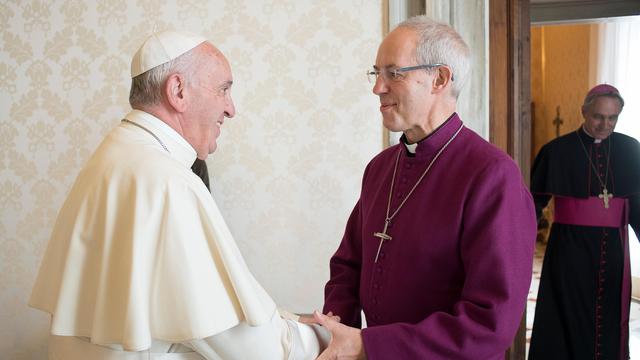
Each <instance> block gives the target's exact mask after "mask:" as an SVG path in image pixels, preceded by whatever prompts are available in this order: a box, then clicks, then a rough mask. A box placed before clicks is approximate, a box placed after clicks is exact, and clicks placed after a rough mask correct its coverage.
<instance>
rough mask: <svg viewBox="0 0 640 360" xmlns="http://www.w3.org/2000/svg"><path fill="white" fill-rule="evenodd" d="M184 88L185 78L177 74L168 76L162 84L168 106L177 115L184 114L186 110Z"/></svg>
mask: <svg viewBox="0 0 640 360" xmlns="http://www.w3.org/2000/svg"><path fill="white" fill-rule="evenodd" d="M185 88H186V84H185V78H184V76H183V75H182V74H179V73H175V74H171V75H169V77H168V78H167V81H165V83H164V95H165V96H166V97H167V101H168V102H169V105H171V107H173V108H174V110H175V111H177V112H179V113H182V112H185V111H186V109H187V101H186V97H185V93H186V90H185Z"/></svg>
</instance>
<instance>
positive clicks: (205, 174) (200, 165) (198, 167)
mask: <svg viewBox="0 0 640 360" xmlns="http://www.w3.org/2000/svg"><path fill="white" fill-rule="evenodd" d="M191 171H193V173H194V174H196V175H198V177H199V178H200V179H201V180H202V182H203V183H204V186H206V187H207V190H209V191H211V188H210V187H209V170H208V168H207V163H206V162H205V161H204V160H200V159H196V161H194V162H193V165H191Z"/></svg>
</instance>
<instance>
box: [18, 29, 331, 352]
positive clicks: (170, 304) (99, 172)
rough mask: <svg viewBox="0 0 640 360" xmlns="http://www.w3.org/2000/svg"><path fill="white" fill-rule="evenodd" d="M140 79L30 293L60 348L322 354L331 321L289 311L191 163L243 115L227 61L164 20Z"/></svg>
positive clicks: (148, 46) (64, 215)
mask: <svg viewBox="0 0 640 360" xmlns="http://www.w3.org/2000/svg"><path fill="white" fill-rule="evenodd" d="M131 77H132V84H131V93H130V97H129V102H130V103H131V106H132V108H133V110H132V111H131V112H130V113H129V114H127V115H126V116H125V117H124V119H123V120H122V121H121V122H120V124H119V125H118V126H116V127H115V128H114V129H113V130H112V131H111V132H110V133H109V134H107V136H106V138H105V139H104V140H103V141H102V143H101V144H100V145H99V146H98V148H97V150H96V151H95V153H94V154H93V155H92V156H91V157H90V159H89V161H88V162H87V164H86V165H85V167H84V168H83V169H82V171H81V172H80V174H79V175H78V178H77V179H76V181H75V183H74V185H73V188H72V189H71V191H70V193H69V196H68V198H67V200H66V201H65V203H64V205H63V207H62V209H61V210H60V213H59V215H58V218H57V220H56V224H55V227H54V229H53V233H52V235H51V239H50V241H49V245H48V247H47V250H46V253H45V255H44V259H43V260H42V264H41V266H40V271H39V273H38V277H37V279H36V283H35V286H34V288H33V293H32V295H31V300H30V305H31V306H33V307H35V308H37V309H40V310H43V311H45V312H47V313H49V314H51V330H50V333H51V336H50V339H49V358H50V359H56V360H58V359H61V360H62V359H64V360H76V359H77V360H87V359H92V360H125V359H126V360H138V359H140V360H142V359H145V360H149V359H163V360H203V359H206V360H218V359H229V360H233V359H238V360H246V359H277V360H282V359H313V358H315V357H316V356H317V355H318V354H319V352H320V350H321V349H322V348H323V341H326V338H323V335H325V336H326V335H327V333H326V332H325V330H324V329H321V328H319V327H318V326H317V325H306V324H300V323H298V322H296V321H294V320H293V319H286V320H285V319H284V318H282V317H281V315H280V313H279V312H278V311H277V309H276V305H275V304H274V302H273V300H272V299H271V297H270V296H269V295H268V294H267V293H266V292H265V291H264V289H263V288H262V287H261V286H260V284H258V282H257V281H256V280H255V278H254V277H253V276H252V274H251V272H250V271H249V269H248V268H247V265H246V264H245V262H244V260H243V258H242V255H241V254H240V252H239V250H238V248H237V246H236V244H235V242H234V239H233V236H232V235H231V233H230V231H229V229H228V227H227V225H226V224H225V222H224V219H223V218H222V215H221V214H220V211H219V210H218V208H217V206H216V204H215V202H214V201H213V199H212V198H211V195H210V194H209V192H208V191H207V187H206V186H205V184H204V183H203V182H202V181H201V180H200V178H198V176H196V175H195V174H194V173H193V172H191V170H190V167H191V165H192V164H193V163H194V160H195V159H196V157H197V158H199V159H201V160H204V159H206V157H207V155H209V154H211V153H213V152H214V151H215V150H216V147H217V143H216V139H217V138H218V136H219V135H220V129H221V127H222V125H223V123H224V122H225V119H226V118H232V117H233V116H234V114H235V108H234V104H233V100H232V99H231V85H232V83H233V77H232V75H231V68H230V66H229V63H228V62H227V59H226V58H225V56H224V55H223V54H222V53H221V52H220V51H219V50H218V49H217V48H215V47H214V46H213V45H212V44H211V43H210V42H208V41H207V40H206V39H205V38H202V37H200V36H196V35H192V34H187V33H179V32H161V33H157V34H153V35H152V36H151V37H149V38H148V39H147V40H146V41H145V42H144V44H143V45H142V46H141V47H140V49H139V50H138V52H137V53H136V54H135V56H134V57H133V61H132V63H131ZM323 339H325V340H323Z"/></svg>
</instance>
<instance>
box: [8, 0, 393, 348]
mask: <svg viewBox="0 0 640 360" xmlns="http://www.w3.org/2000/svg"><path fill="white" fill-rule="evenodd" d="M381 22H382V4H381V0H353V1H337V0H316V1H312V0H226V1H223V0H209V1H203V0H185V1H155V0H154V1H152V0H129V1H125V0H97V1H89V0H65V1H63V0H57V1H41V0H0V23H1V24H2V29H1V30H0V44H1V48H0V150H1V154H2V155H1V157H0V214H1V217H0V289H1V290H0V324H2V325H1V326H0V354H2V355H1V356H0V357H2V358H5V356H7V357H6V358H7V359H43V358H45V354H46V337H47V330H48V329H47V327H48V317H47V316H46V315H45V314H43V313H41V312H39V311H36V310H33V309H30V308H28V307H27V306H26V302H27V299H28V297H29V295H30V291H31V287H32V285H33V280H34V277H35V274H36V271H37V268H38V265H39V262H40V259H41V257H42V255H43V253H44V250H45V246H46V243H47V241H48V237H49V235H50V232H51V228H52V225H53V222H54V220H55V217H56V214H57V212H58V209H59V208H60V207H61V205H62V201H63V200H64V198H65V196H66V194H67V193H68V191H69V189H70V187H71V184H72V182H73V180H74V179H75V177H76V175H77V173H78V171H79V170H80V168H81V167H82V165H83V164H84V162H85V161H86V160H87V158H88V156H89V155H90V154H91V153H92V152H93V150H94V149H95V147H96V146H97V145H98V142H99V141H100V140H101V139H102V137H103V136H104V134H105V133H106V132H107V131H109V129H111V128H112V127H113V126H115V125H116V124H117V123H118V121H119V120H120V119H121V118H122V116H123V115H124V114H126V112H127V111H128V109H129V105H128V101H127V98H128V91H129V83H130V79H129V76H128V74H129V61H130V57H131V55H132V54H133V53H134V52H135V50H136V48H137V46H138V45H139V44H140V43H141V42H142V41H143V40H144V38H146V36H148V35H149V34H150V33H151V32H152V31H153V30H154V29H156V30H160V29H165V28H173V29H185V30H189V31H192V32H197V33H202V34H204V35H206V36H207V37H208V38H210V39H211V40H212V41H213V42H214V43H215V44H216V45H217V46H218V47H219V48H220V49H221V50H222V51H223V52H224V53H225V54H226V55H227V57H228V58H229V61H230V63H231V66H232V70H233V73H234V81H235V84H234V87H233V97H234V100H235V103H236V108H237V110H238V113H237V115H236V117H235V118H233V119H227V121H226V122H225V124H224V126H223V128H222V136H221V138H220V139H219V147H218V151H217V152H216V153H215V154H214V155H213V156H211V157H210V158H209V159H208V163H209V167H210V173H211V177H212V187H213V196H214V198H215V199H216V201H217V202H218V205H219V206H220V208H221V210H222V213H223V214H224V216H225V218H226V220H227V222H228V224H229V226H230V227H231V230H232V232H233V233H234V235H235V237H236V241H237V242H238V243H239V246H240V249H241V251H242V252H243V254H244V255H245V258H246V260H247V263H248V264H249V267H250V268H251V269H252V270H253V271H254V273H255V275H256V277H257V278H258V280H259V281H260V282H261V283H262V284H263V285H264V286H265V288H267V290H268V291H269V292H270V293H271V295H272V296H273V297H274V298H275V299H276V301H277V302H278V303H279V304H280V305H282V306H283V307H285V308H289V309H290V310H292V311H298V312H308V311H311V310H313V309H314V308H318V307H320V306H321V304H322V287H323V284H324V282H325V281H326V279H327V278H328V259H329V256H330V255H331V254H332V252H333V251H334V250H335V248H336V246H337V244H338V242H339V241H340V238H341V236H342V231H343V228H344V225H345V222H346V218H347V216H348V214H349V212H350V210H351V207H352V206H353V204H354V203H355V200H356V198H357V196H358V192H359V183H360V177H361V175H362V171H363V169H364V166H365V164H366V162H367V161H368V159H370V158H371V157H372V156H373V155H374V154H375V153H376V152H378V151H379V150H380V149H381V146H382V131H381V126H380V119H379V118H380V116H379V113H378V110H377V109H378V105H377V103H378V101H377V99H376V97H375V96H374V95H372V94H371V92H370V90H371V89H370V85H369V84H368V83H367V81H366V77H365V76H364V71H365V69H366V68H367V67H368V66H370V65H371V64H373V62H374V61H375V53H376V50H377V45H378V43H379V41H380V39H381V36H382V23H381Z"/></svg>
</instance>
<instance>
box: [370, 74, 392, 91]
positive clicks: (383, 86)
mask: <svg viewBox="0 0 640 360" xmlns="http://www.w3.org/2000/svg"><path fill="white" fill-rule="evenodd" d="M372 91H373V93H374V94H376V95H380V94H384V93H386V92H387V91H389V89H388V86H387V82H386V81H385V80H384V77H383V76H382V74H380V75H378V77H376V82H375V84H373V89H372Z"/></svg>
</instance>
